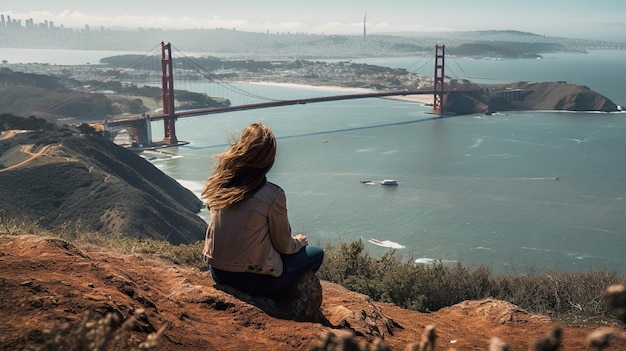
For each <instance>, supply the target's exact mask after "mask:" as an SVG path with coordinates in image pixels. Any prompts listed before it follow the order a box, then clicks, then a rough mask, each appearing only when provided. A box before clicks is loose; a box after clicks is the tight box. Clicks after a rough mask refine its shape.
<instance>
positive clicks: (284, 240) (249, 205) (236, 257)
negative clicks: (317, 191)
mask: <svg viewBox="0 0 626 351" xmlns="http://www.w3.org/2000/svg"><path fill="white" fill-rule="evenodd" d="M301 248H302V244H301V243H300V242H299V241H298V240H296V239H295V238H293V237H292V236H291V227H290V226H289V220H288V218H287V198H286V196H285V192H284V191H283V189H281V188H280V187H279V186H278V185H276V184H272V183H270V182H267V183H266V184H265V185H264V186H263V187H262V188H261V189H260V190H259V191H257V192H256V193H255V194H254V195H252V196H251V197H250V198H248V199H246V200H243V201H242V202H240V203H238V204H235V205H233V206H230V207H227V208H225V209H221V210H211V222H210V223H209V227H208V228H207V232H206V240H205V243H204V252H203V253H204V255H205V256H206V257H207V259H208V262H209V264H210V265H211V266H213V267H215V268H217V269H221V270H224V271H229V272H252V273H260V274H270V275H273V276H276V277H278V276H280V275H281V274H282V273H283V261H282V259H281V258H280V254H281V253H283V254H292V253H296V252H298V251H299V250H300V249H301Z"/></svg>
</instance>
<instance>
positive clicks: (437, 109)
mask: <svg viewBox="0 0 626 351" xmlns="http://www.w3.org/2000/svg"><path fill="white" fill-rule="evenodd" d="M445 49H446V46H445V45H435V87H434V89H433V90H434V92H435V94H434V97H435V101H434V103H433V113H436V114H440V115H442V114H443V113H444V112H443V95H444V91H443V79H444V77H445V73H444V64H445V56H446V54H445Z"/></svg>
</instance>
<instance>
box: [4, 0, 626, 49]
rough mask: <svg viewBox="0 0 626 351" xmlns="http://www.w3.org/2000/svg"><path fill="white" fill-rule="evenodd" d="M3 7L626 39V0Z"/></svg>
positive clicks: (77, 21) (59, 14)
mask: <svg viewBox="0 0 626 351" xmlns="http://www.w3.org/2000/svg"><path fill="white" fill-rule="evenodd" d="M0 14H3V15H5V16H7V15H9V16H11V18H15V19H22V23H23V22H24V20H25V19H28V18H32V19H34V20H35V22H36V23H39V22H43V21H44V20H49V21H53V22H54V23H55V25H64V26H65V27H72V28H82V27H84V26H85V25H89V26H91V27H92V28H98V27H100V26H104V27H107V28H114V27H118V26H124V27H129V28H140V27H142V28H150V27H152V28H164V29H165V28H172V29H181V28H218V27H221V28H229V29H231V28H235V29H237V30H242V31H254V32H265V31H269V32H271V33H275V32H290V33H302V32H305V33H310V34H354V35H359V34H361V33H363V17H364V16H365V14H367V31H368V33H371V34H376V33H380V34H382V33H389V32H400V31H419V32H425V31H441V30H445V31H448V30H461V31H466V30H488V29H497V30H505V29H511V30H520V31H527V32H533V33H537V34H543V35H549V36H561V37H574V38H585V39H605V40H612V41H620V42H626V1H624V0H517V1H512V0H444V1H436V0H430V1H424V0H307V1H302V0H219V1H215V0H171V1H163V0H152V1H145V0H95V1H91V0H1V2H0Z"/></svg>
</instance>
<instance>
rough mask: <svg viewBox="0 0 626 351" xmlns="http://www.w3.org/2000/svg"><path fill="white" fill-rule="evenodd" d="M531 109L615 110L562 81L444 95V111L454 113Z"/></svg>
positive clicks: (600, 98)
mask: <svg viewBox="0 0 626 351" xmlns="http://www.w3.org/2000/svg"><path fill="white" fill-rule="evenodd" d="M532 110H546V111H600V112H617V111H618V106H617V105H616V104H615V103H614V102H613V101H611V100H609V99H608V98H607V97H605V96H603V95H601V94H599V93H597V92H595V91H593V90H591V89H589V88H588V87H586V86H581V85H576V84H569V83H566V82H544V83H537V82H517V83H512V84H498V85H483V86H481V89H480V90H476V91H470V92H450V93H448V95H447V96H446V97H445V98H444V111H445V112H448V113H455V114H472V113H481V112H496V111H532Z"/></svg>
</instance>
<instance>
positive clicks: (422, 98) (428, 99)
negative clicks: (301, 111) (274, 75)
mask: <svg viewBox="0 0 626 351" xmlns="http://www.w3.org/2000/svg"><path fill="white" fill-rule="evenodd" d="M237 83H242V84H256V85H265V86H275V87H284V88H297V89H311V90H325V91H341V92H351V93H378V92H380V91H379V90H375V89H367V88H348V87H342V86H338V85H310V84H299V83H282V82H268V81H259V82H237ZM381 99H389V100H398V101H406V102H412V103H418V104H422V105H431V104H432V103H433V97H432V96H431V95H398V96H387V97H384V98H381Z"/></svg>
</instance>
